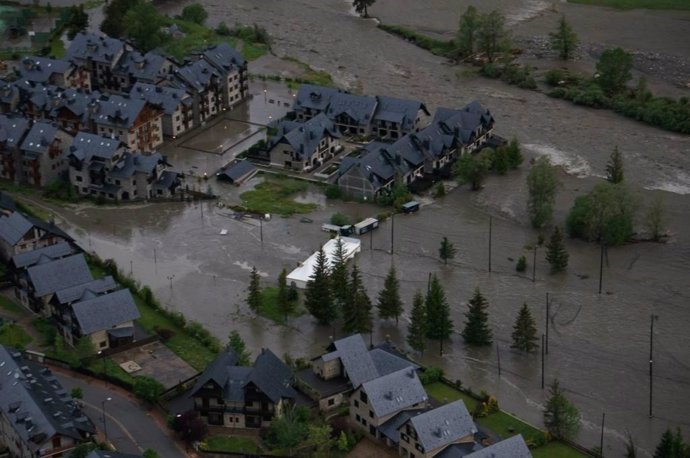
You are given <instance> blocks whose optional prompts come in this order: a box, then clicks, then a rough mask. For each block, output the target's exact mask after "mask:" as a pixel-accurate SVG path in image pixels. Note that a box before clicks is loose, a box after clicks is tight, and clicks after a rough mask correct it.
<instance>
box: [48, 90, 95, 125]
mask: <svg viewBox="0 0 690 458" xmlns="http://www.w3.org/2000/svg"><path fill="white" fill-rule="evenodd" d="M100 97H101V94H100V93H99V92H97V91H94V92H90V93H87V92H84V91H83V90H82V89H65V90H64V91H62V92H60V93H59V94H57V95H56V96H55V99H57V103H55V102H56V101H55V99H54V100H53V103H54V108H53V109H52V111H51V116H54V117H55V116H57V115H58V111H59V110H60V109H63V108H64V109H66V110H69V111H70V112H71V113H72V114H74V115H75V116H77V117H78V118H80V122H82V123H86V122H87V121H88V120H89V119H90V117H91V115H92V114H94V113H92V110H94V111H95V110H96V109H97V108H98V106H97V105H95V102H96V101H97V100H98V99H99V98H100Z"/></svg>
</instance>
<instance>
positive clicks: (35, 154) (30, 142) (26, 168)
mask: <svg viewBox="0 0 690 458" xmlns="http://www.w3.org/2000/svg"><path fill="white" fill-rule="evenodd" d="M71 143H72V136H70V135H69V134H68V133H67V132H65V131H64V130H62V129H60V128H59V127H58V126H57V125H55V124H52V123H48V122H44V121H39V122H35V123H34V125H33V126H32V127H31V129H30V130H29V132H28V133H27V134H26V137H24V141H23V142H22V144H21V146H20V149H21V161H22V162H21V164H22V171H21V174H20V181H22V182H25V183H28V184H30V185H34V186H47V185H49V184H50V183H52V182H53V181H55V180H58V179H61V178H65V177H66V175H67V168H68V163H67V151H68V149H69V146H70V145H71Z"/></svg>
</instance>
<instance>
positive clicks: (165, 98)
mask: <svg viewBox="0 0 690 458" xmlns="http://www.w3.org/2000/svg"><path fill="white" fill-rule="evenodd" d="M129 95H130V97H132V98H139V99H144V100H146V101H147V102H149V103H150V104H151V105H155V106H157V107H160V108H161V109H162V110H163V111H164V112H165V114H169V115H170V114H173V113H175V111H176V110H177V108H178V107H179V106H180V103H182V104H184V105H190V104H191V103H192V97H191V96H190V95H189V94H188V93H187V92H186V91H185V90H184V89H178V88H174V87H167V86H155V85H153V84H147V83H141V82H139V83H136V84H135V85H134V86H132V90H131V91H130V92H129Z"/></svg>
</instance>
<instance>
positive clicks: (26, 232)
mask: <svg viewBox="0 0 690 458" xmlns="http://www.w3.org/2000/svg"><path fill="white" fill-rule="evenodd" d="M69 240H71V239H70V238H69V236H68V235H67V234H65V233H64V232H62V231H60V230H59V229H57V227H55V226H54V225H52V224H47V223H45V222H43V221H39V220H37V219H35V218H32V217H30V216H25V215H23V214H21V213H19V212H16V211H15V212H11V213H3V214H0V257H1V258H2V259H3V260H4V261H6V262H8V261H10V260H11V259H12V257H13V256H15V255H17V254H20V253H27V252H30V251H33V250H37V249H40V248H43V247H47V246H50V245H54V244H56V243H58V242H60V241H69Z"/></svg>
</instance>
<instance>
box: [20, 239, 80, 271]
mask: <svg viewBox="0 0 690 458" xmlns="http://www.w3.org/2000/svg"><path fill="white" fill-rule="evenodd" d="M72 253H74V249H73V248H72V245H70V244H69V243H67V242H58V243H55V244H53V245H49V246H47V247H43V248H38V249H36V250H32V251H27V252H25V253H19V254H15V255H14V256H13V257H12V263H13V264H14V266H15V267H17V268H19V269H21V268H23V267H29V266H33V265H34V264H36V263H37V262H39V260H40V259H41V258H45V259H50V260H54V259H59V258H64V257H65V256H68V255H70V254H72Z"/></svg>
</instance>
